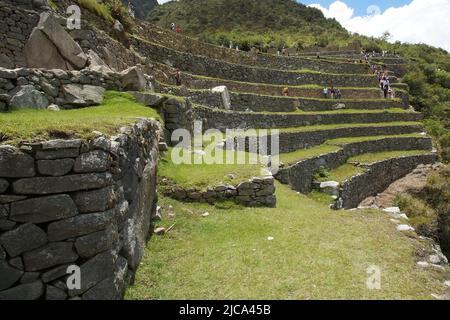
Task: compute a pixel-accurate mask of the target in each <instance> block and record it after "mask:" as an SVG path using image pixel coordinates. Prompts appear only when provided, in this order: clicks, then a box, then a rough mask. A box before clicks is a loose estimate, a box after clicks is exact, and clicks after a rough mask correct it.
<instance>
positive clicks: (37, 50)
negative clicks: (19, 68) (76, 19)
mask: <svg viewBox="0 0 450 320" xmlns="http://www.w3.org/2000/svg"><path fill="white" fill-rule="evenodd" d="M24 53H25V58H26V61H27V66H28V67H30V68H45V69H63V70H74V69H76V70H80V69H83V68H84V67H85V66H86V64H87V61H88V58H87V56H86V55H85V54H84V52H83V50H82V49H81V47H80V46H79V45H78V43H76V42H75V41H74V40H73V38H72V37H71V36H70V35H69V34H68V33H67V32H66V31H65V30H64V28H63V27H62V26H61V25H60V24H59V22H58V20H57V19H56V18H55V17H54V16H53V15H52V14H51V13H50V12H43V13H41V17H40V20H39V23H38V26H37V27H36V28H34V29H33V32H32V33H31V35H30V38H29V39H28V42H27V43H26V45H25V48H24Z"/></svg>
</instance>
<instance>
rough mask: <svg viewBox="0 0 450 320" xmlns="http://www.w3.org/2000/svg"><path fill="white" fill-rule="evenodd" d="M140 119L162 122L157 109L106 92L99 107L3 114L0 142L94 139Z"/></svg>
mask: <svg viewBox="0 0 450 320" xmlns="http://www.w3.org/2000/svg"><path fill="white" fill-rule="evenodd" d="M137 118H155V119H159V116H158V114H157V113H156V111H155V110H153V109H151V108H148V107H145V106H144V105H141V104H139V103H136V102H135V100H134V98H133V97H132V96H131V95H129V94H126V93H118V92H112V91H110V92H106V94H105V99H104V101H103V103H102V104H101V105H100V106H97V107H90V108H83V109H74V110H61V111H59V112H52V111H48V110H33V109H23V110H17V111H13V112H9V113H0V142H1V143H3V144H17V143H19V142H20V141H40V140H46V139H53V138H91V137H93V133H92V131H93V130H96V131H100V132H102V133H104V134H113V133H115V132H117V130H118V129H119V128H120V127H121V126H124V125H127V124H130V123H133V122H136V120H137Z"/></svg>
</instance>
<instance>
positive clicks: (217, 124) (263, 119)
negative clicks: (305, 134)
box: [192, 106, 423, 130]
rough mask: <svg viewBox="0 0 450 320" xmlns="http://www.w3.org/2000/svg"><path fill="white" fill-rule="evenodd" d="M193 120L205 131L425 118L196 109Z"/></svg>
mask: <svg viewBox="0 0 450 320" xmlns="http://www.w3.org/2000/svg"><path fill="white" fill-rule="evenodd" d="M192 111H193V118H194V119H199V120H202V121H203V123H204V124H203V129H205V130H207V129H219V130H226V129H235V128H255V129H256V128H258V129H271V128H293V127H297V128H298V127H303V126H315V125H331V124H336V125H337V124H351V123H359V124H363V123H372V124H374V123H388V122H400V121H408V122H409V121H420V120H422V119H423V116H422V114H420V113H417V112H404V111H394V112H364V110H352V111H351V112H348V111H349V110H346V111H345V112H311V113H310V112H305V113H302V112H290V113H258V112H237V111H228V110H219V109H211V108H208V107H204V106H194V108H193V109H192Z"/></svg>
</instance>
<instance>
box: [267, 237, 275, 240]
mask: <svg viewBox="0 0 450 320" xmlns="http://www.w3.org/2000/svg"><path fill="white" fill-rule="evenodd" d="M273 239H275V238H274V237H271V236H269V237H267V240H269V241H272V240H273Z"/></svg>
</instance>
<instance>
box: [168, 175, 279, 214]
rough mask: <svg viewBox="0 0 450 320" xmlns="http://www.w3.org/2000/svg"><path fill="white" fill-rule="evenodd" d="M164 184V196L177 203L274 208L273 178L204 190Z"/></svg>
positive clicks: (222, 185) (257, 179)
mask: <svg viewBox="0 0 450 320" xmlns="http://www.w3.org/2000/svg"><path fill="white" fill-rule="evenodd" d="M165 183H166V184H167V186H165V188H164V192H163V193H164V195H165V196H167V197H171V198H173V199H175V200H178V201H185V202H205V203H210V204H214V203H216V202H219V201H225V200H230V201H234V202H236V203H237V204H242V205H244V206H248V207H275V205H276V196H275V185H274V179H273V177H263V178H257V177H255V178H252V179H250V180H248V181H244V182H241V183H240V184H238V185H236V186H233V185H225V184H221V185H217V186H215V187H209V188H207V189H206V190H199V189H196V188H191V189H186V188H182V187H180V186H170V183H169V182H168V181H165ZM163 184H164V183H163Z"/></svg>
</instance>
